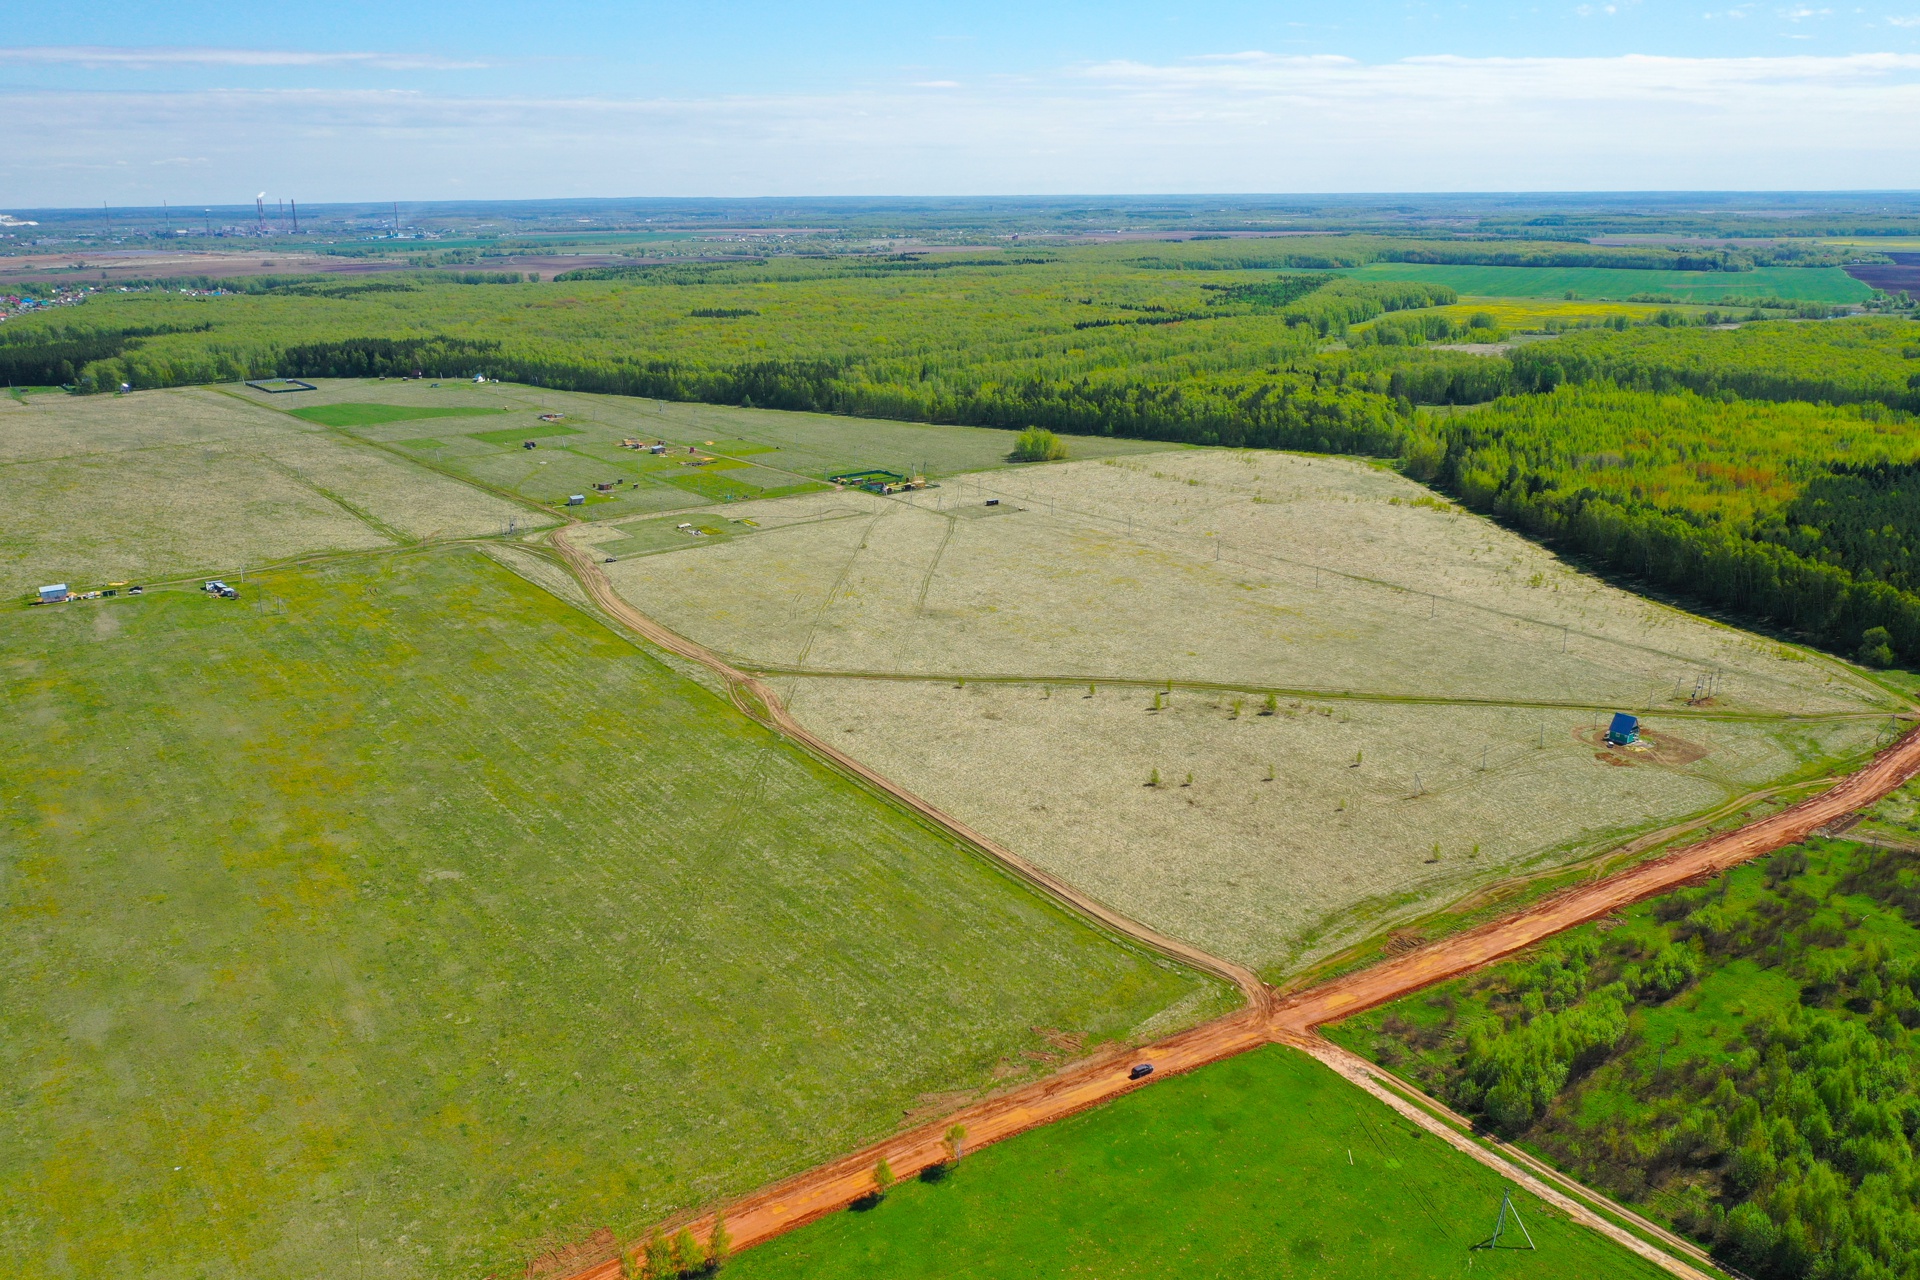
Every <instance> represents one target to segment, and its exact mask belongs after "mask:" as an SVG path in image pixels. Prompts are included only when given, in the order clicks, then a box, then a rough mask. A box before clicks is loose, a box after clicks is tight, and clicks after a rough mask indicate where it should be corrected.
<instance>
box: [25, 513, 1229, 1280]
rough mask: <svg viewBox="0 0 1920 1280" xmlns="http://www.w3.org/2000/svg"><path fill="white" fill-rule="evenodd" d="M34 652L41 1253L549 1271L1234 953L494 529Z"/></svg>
mask: <svg viewBox="0 0 1920 1280" xmlns="http://www.w3.org/2000/svg"><path fill="white" fill-rule="evenodd" d="M0 653H4V655H5V657H4V659H0V672H4V676H5V683H4V686H0V689H3V690H4V692H3V694H0V696H4V700H5V706H6V710H7V714H6V715H5V716H4V717H3V718H0V769H4V771H5V776H6V777H7V778H8V782H9V785H8V786H7V788H6V789H5V793H4V795H5V800H4V806H3V807H0V824H4V825H3V828H0V829H3V830H4V835H3V836H0V855H3V856H4V863H0V910H4V912H5V919H6V928H5V932H4V934H0V1008H4V1009H5V1010H6V1016H5V1017H4V1018H0V1082H4V1083H3V1084H0V1088H3V1089H4V1091H5V1105H4V1107H0V1272H4V1273H5V1274H8V1275H21V1276H26V1275H33V1276H41V1277H57V1276H98V1275H103V1274H107V1273H109V1272H111V1271H114V1270H116V1269H120V1268H123V1267H125V1266H126V1265H127V1264H128V1262H129V1260H130V1259H132V1258H135V1257H137V1258H138V1259H139V1262H138V1267H139V1270H140V1271H141V1274H142V1275H143V1276H148V1277H155V1278H171V1277H195V1278H225V1277H234V1278H238V1277H249V1278H253V1277H258V1276H262V1275H308V1276H331V1275H357V1274H362V1273H363V1272H362V1270H361V1269H362V1268H364V1274H369V1275H376V1274H377V1275H382V1276H399V1277H415V1276H422V1277H424V1276H435V1277H439V1276H458V1275H465V1276H474V1277H478V1276H483V1275H488V1274H497V1275H507V1274H510V1273H512V1272H515V1271H517V1270H518V1269H519V1268H520V1267H521V1266H522V1265H523V1264H524V1262H525V1259H526V1256H527V1253H528V1252H530V1251H531V1249H532V1246H533V1242H535V1241H537V1240H538V1239H540V1238H541V1237H543V1236H566V1235H568V1234H570V1233H573V1232H575V1231H577V1230H579V1229H583V1228H590V1227H596V1226H609V1227H612V1228H614V1229H615V1230H617V1231H620V1232H622V1233H627V1232H630V1231H633V1230H637V1229H638V1228H639V1227H640V1226H641V1225H642V1224H644V1223H646V1222H648V1221H651V1220H656V1219H657V1218H658V1217H660V1216H661V1215H662V1214H664V1213H667V1212H670V1211H672V1210H674V1209H677V1208H680V1207H683V1206H688V1205H693V1204H696V1203H701V1202H704V1201H706V1200H709V1199H711V1198H713V1197H717V1196H722V1195H730V1194H736V1193H739V1192H743V1191H745V1190H748V1189H750V1188H751V1187H753V1186H755V1185H758V1184H760V1183H763V1182H765V1181H767V1180H769V1179H771V1178H774V1177H776V1176H780V1175H784V1174H787V1173H791V1172H794V1171H796V1170H798V1169H800V1168H803V1167H805V1166H807V1165H809V1164H811V1163H814V1162H816V1161H818V1160H820V1159H823V1158H826V1157H829V1156H832V1155H835V1154H837V1153H839V1152H840V1151H842V1150H845V1149H848V1148H850V1147H853V1146H855V1145H857V1144H859V1143H861V1142H863V1141H866V1140H869V1139H871V1138H874V1137H877V1136H879V1135H881V1134H884V1133H886V1132H889V1131H891V1130H892V1129H893V1128H894V1126H895V1125H896V1124H897V1123H898V1122H899V1121H900V1119H901V1117H902V1114H903V1112H904V1111H905V1110H906V1109H908V1108H910V1107H912V1106H914V1105H916V1103H917V1102H919V1101H922V1099H921V1095H922V1094H927V1093H937V1092H940V1091H947V1090H967V1089H974V1088H979V1087H981V1086H984V1085H987V1084H990V1083H991V1082H992V1079H993V1073H994V1068H995V1067H996V1065H998V1064H1001V1063H1002V1061H1003V1060H1008V1059H1010V1060H1013V1061H1015V1062H1018V1063H1021V1064H1022V1065H1025V1062H1026V1060H1025V1059H1023V1058H1022V1057H1021V1055H1022V1054H1023V1053H1025V1052H1029V1051H1036V1052H1037V1051H1045V1050H1046V1049H1047V1048H1048V1045H1047V1043H1046V1041H1045V1040H1044V1038H1043V1037H1042V1036H1040V1035H1039V1034H1038V1033H1037V1032H1036V1031H1035V1030H1034V1029H1035V1028H1057V1029H1059V1030H1062V1031H1067V1032H1083V1033H1086V1034H1088V1035H1089V1037H1090V1038H1091V1039H1094V1040H1098V1039H1100V1038H1102V1037H1111V1036H1115V1035H1122V1034H1125V1033H1126V1032H1127V1031H1129V1030H1130V1029H1131V1028H1133V1027H1134V1026H1136V1025H1138V1024H1139V1023H1140V1022H1141V1021H1142V1020H1143V1019H1145V1018H1148V1017H1150V1016H1152V1015H1153V1014H1154V1013H1156V1012H1157V1011H1159V1010H1162V1009H1165V1008H1166V1007H1168V1006H1169V1005H1172V1004H1175V1003H1176V1002H1179V1001H1181V1000H1184V999H1189V998H1190V997H1192V996H1194V995H1195V993H1196V992H1199V993H1201V994H1202V996H1203V997H1204V994H1205V992H1206V990H1207V988H1204V987H1203V986H1202V985H1201V982H1200V980H1199V979H1197V978H1195V977H1193V976H1192V975H1189V974H1187V973H1185V972H1183V971H1179V970H1176V969H1174V968H1172V967H1171V966H1169V965H1166V964H1164V963H1163V962H1160V961H1158V960H1157V959H1154V958H1150V957H1148V956H1145V955H1143V954H1140V953H1137V952H1135V951H1133V950H1130V949H1128V948H1125V947H1123V946H1121V945H1119V944H1117V943H1115V942H1113V941H1110V940H1109V939H1107V938H1106V937H1104V936H1102V935H1099V934H1096V933H1095V932H1093V931H1092V930H1090V929H1088V928H1086V927H1084V926H1083V925H1081V924H1080V923H1078V922H1077V921H1076V920H1075V919H1074V918H1072V917H1070V916H1068V915H1067V914H1066V913H1064V912H1063V911H1061V910H1059V909H1057V908H1055V907H1054V906H1053V905H1051V904H1050V903H1048V902H1047V901H1045V900H1043V899H1040V898H1038V897H1037V896H1035V895H1033V894H1032V893H1030V892H1028V891H1026V890H1025V889H1024V888H1022V887H1020V886H1018V885H1016V884H1015V883H1013V882H1011V881H1009V880H1008V879H1006V878H1005V877H1004V876H1002V875H1001V874H1000V873H999V872H997V871H996V870H994V869H993V868H991V867H990V866H988V865H987V864H985V863H983V862H982V861H979V860H976V859H975V858H973V857H972V856H970V855H967V854H965V853H963V852H962V851H960V850H959V849H957V848H956V847H954V846H953V845H952V844H950V843H949V842H948V841H947V840H945V839H944V838H942V837H941V836H939V835H938V834H936V833H935V832H932V831H930V830H928V829H926V828H924V827H922V826H919V825H917V824H915V823H914V822H912V821H909V820H908V819H906V818H905V817H904V816H902V815H901V814H900V813H898V812H897V811H895V810H894V809H892V808H890V807H887V806H885V805H883V804H882V803H881V802H880V801H878V800H876V799H874V798H872V797H871V796H869V795H868V794H867V793H865V792H863V791H860V790H858V789H856V788H855V787H853V786H852V785H851V784H849V783H847V782H845V781H844V780H843V779H842V778H841V777H840V776H839V775H837V774H835V773H833V772H831V771H829V770H827V769H826V768H824V767H823V766H821V765H819V764H817V763H816V762H815V761H814V760H813V759H811V758H810V757H808V756H805V755H803V754H801V753H800V752H798V751H797V750H796V749H794V748H792V747H791V746H790V745H788V744H786V743H785V742H783V741H782V740H781V739H779V738H778V737H776V736H775V735H773V734H771V733H769V732H767V731H765V730H763V729H762V728H760V727H759V726H758V725H756V724H754V723H753V722H751V721H749V720H747V719H746V718H745V717H743V716H742V715H740V714H739V713H737V712H736V711H735V710H733V709H732V708H731V707H730V706H729V705H728V704H726V703H725V702H724V701H722V700H721V699H719V698H717V697H715V696H714V695H712V694H710V693H708V692H706V691H705V690H703V689H702V688H700V687H699V686H698V685H696V684H694V683H693V682H691V681H689V680H686V679H684V678H682V677H680V676H678V675H676V674H674V673H673V672H671V671H670V670H669V669H668V668H666V667H665V666H664V665H662V664H661V663H660V662H658V661H656V660H655V659H653V658H652V657H650V656H648V655H647V654H646V653H644V652H643V651H641V650H640V649H638V648H636V647H635V646H633V645H632V644H630V643H629V642H628V641H627V640H625V639H624V638H622V637H620V636H618V635H616V634H615V633H613V632H611V631H609V630H607V629H606V628H605V627H603V626H602V625H601V624H599V623H598V622H596V621H595V620H593V619H592V618H590V617H589V616H587V615H585V614H583V613H581V612H579V611H577V610H575V609H573V608H572V607H570V606H567V605H565V604H564V603H562V602H561V601H559V600H557V599H555V598H554V597H552V596H550V595H548V594H546V593H544V592H541V591H539V590H538V589H536V588H534V587H533V586H531V585H529V584H527V583H525V582H523V581H522V580H521V579H519V578H517V577H515V576H514V575H512V574H510V573H508V572H507V571H506V570H504V569H502V568H500V567H499V566H497V565H494V564H493V563H492V562H490V561H488V560H487V559H485V558H484V557H482V556H480V555H478V554H477V553H474V552H472V551H468V550H461V549H445V550H441V551H437V552H430V553H429V552H417V553H411V554H406V555H398V556H392V557H383V558H378V559H371V560H366V561H362V562H361V563H359V564H358V565H355V566H351V567H346V566H336V567H334V568H331V569H328V570H325V571H315V572H308V573H298V574H294V573H288V574H278V575H269V576H261V577H255V578H252V579H250V580H249V583H248V587H247V592H246V595H245V596H244V597H243V598H242V599H241V600H239V601H221V600H216V599H210V598H208V597H206V596H203V595H201V594H199V593H197V592H191V591H185V590H180V591H169V592H155V593H150V594H148V595H147V596H145V597H144V598H133V599H129V598H125V597H123V598H121V599H119V600H111V601H99V602H95V603H92V604H88V605H84V606H80V605H75V606H67V607H65V608H63V609H31V610H28V609H22V610H19V611H17V612H9V613H6V614H4V615H0ZM1196 1003H1205V999H1204V998H1203V999H1201V1000H1200V1001H1197V1002H1196ZM1216 1003H1217V1002H1216ZM1000 1074H1001V1075H1005V1074H1006V1069H1005V1068H1004V1066H1003V1067H1002V1069H1001V1072H1000Z"/></svg>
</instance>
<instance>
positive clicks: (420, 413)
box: [292, 404, 490, 427]
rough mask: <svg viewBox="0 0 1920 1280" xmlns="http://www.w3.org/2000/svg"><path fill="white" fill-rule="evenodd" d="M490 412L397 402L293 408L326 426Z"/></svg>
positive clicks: (295, 413) (482, 408)
mask: <svg viewBox="0 0 1920 1280" xmlns="http://www.w3.org/2000/svg"><path fill="white" fill-rule="evenodd" d="M487 412H490V410H489V409H488V408H487V407H486V406H484V405H474V406H469V407H443V408H436V409H424V410H422V409H414V408H408V407H406V406H403V405H397V404H318V405H314V406H312V407H311V408H307V409H294V410H292V413H293V416H294V417H296V418H305V419H306V420H307V421H308V422H317V423H319V424H320V425H321V426H323V427H370V426H373V425H375V424H377V423H381V422H405V421H408V420H410V419H413V418H468V417H472V416H474V415H476V414H482V413H487Z"/></svg>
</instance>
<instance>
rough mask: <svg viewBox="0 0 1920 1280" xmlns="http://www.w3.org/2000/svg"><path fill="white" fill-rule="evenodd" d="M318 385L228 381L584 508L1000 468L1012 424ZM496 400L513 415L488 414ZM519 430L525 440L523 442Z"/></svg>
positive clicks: (596, 512) (603, 515) (662, 505)
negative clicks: (294, 394) (884, 475)
mask: <svg viewBox="0 0 1920 1280" xmlns="http://www.w3.org/2000/svg"><path fill="white" fill-rule="evenodd" d="M318 386H319V390H318V391H317V392H314V393H310V394H311V395H312V396H313V398H312V399H303V400H302V401H301V402H300V404H299V406H297V409H296V406H293V405H290V404H286V403H285V401H286V399H287V397H285V396H269V395H267V394H265V393H262V392H258V391H254V390H251V389H249V388H238V389H236V390H237V391H238V392H239V393H240V394H244V395H247V396H249V397H250V398H252V399H255V400H257V401H260V402H262V403H267V402H269V401H271V402H273V407H274V408H288V409H296V411H297V412H298V413H299V414H300V416H302V417H309V418H312V420H314V421H327V422H330V423H335V424H337V425H340V426H342V427H345V428H347V429H349V430H352V431H354V432H355V433H356V434H358V435H360V436H362V437H363V438H365V439H367V440H371V441H377V442H379V443H382V444H387V445H391V446H393V447H396V448H399V449H403V450H405V451H406V452H407V453H408V454H410V455H412V456H414V457H418V458H420V459H421V460H423V461H425V462H428V463H430V464H431V465H433V466H436V467H441V468H444V469H446V470H448V471H451V472H453V473H455V474H457V475H462V476H465V477H468V478H470V479H473V480H476V481H478V482H480V483H482V484H487V485H491V486H494V487H497V488H502V489H508V490H512V491H513V492H515V493H518V494H521V495H523V496H525V497H527V498H529V499H531V500H533V501H536V502H540V503H544V504H546V505H549V506H559V505H561V504H563V503H565V502H566V500H567V498H568V497H569V496H571V495H573V494H580V495H582V496H583V497H585V498H586V502H585V504H584V505H583V506H582V507H580V508H578V509H577V513H578V514H579V515H581V516H583V517H584V518H586V519H588V520H610V519H617V518H620V517H624V516H632V515H639V514H645V513H648V512H654V511H670V510H680V509H684V508H690V507H698V506H704V505H706V504H708V503H711V502H741V501H749V500H755V499H764V498H776V497H781V496H785V495H788V494H792V493H804V492H815V491H819V490H822V489H824V488H825V487H826V486H825V485H824V484H822V483H821V482H822V481H824V480H825V479H826V478H827V477H828V476H832V475H836V474H840V473H842V472H846V471H852V470H864V469H868V468H875V467H878V468H885V469H887V470H891V471H895V472H899V473H901V474H907V473H910V472H912V473H924V474H928V475H936V476H938V475H948V474H952V473H955V472H960V471H978V470H984V469H989V468H994V467H1004V466H1007V465H1009V464H1008V461H1007V456H1008V455H1009V454H1010V453H1011V452H1012V451H1013V442H1014V437H1015V436H1016V435H1018V434H1019V433H1018V432H1014V431H1000V430H996V429H993V428H988V427H946V426H929V425H925V424H919V423H908V422H890V421H886V420H884V419H872V418H848V417H840V416H836V415H831V414H823V413H788V412H783V411H780V410H769V409H736V408H732V407H728V406H719V405H703V404H680V403H675V402H673V401H666V400H647V399H642V398H638V397H632V396H605V395H590V394H585V393H577V392H566V391H548V390H545V389H543V388H539V387H527V386H520V385H516V384H503V383H470V382H447V383H443V384H440V385H437V386H436V385H434V384H432V383H429V382H424V381H409V380H402V379H387V380H380V379H325V380H318ZM303 394H304V393H303ZM495 412H498V413H501V414H503V415H506V416H503V421H507V422H509V423H510V424H512V425H508V426H499V425H498V424H496V423H492V422H489V421H487V420H486V416H485V415H488V414H491V413H495ZM556 413H557V414H562V415H564V418H563V419H562V420H561V421H560V422H553V423H548V422H542V421H540V420H539V415H541V414H556ZM316 415H317V416H316ZM429 419H436V420H432V421H429ZM630 439H633V440H643V441H645V442H647V443H652V442H654V441H656V440H663V441H665V442H666V443H668V444H669V445H671V446H672V451H671V452H670V453H669V454H667V455H666V456H663V457H656V456H654V455H652V454H650V453H646V452H643V451H636V450H632V449H624V448H622V447H621V445H620V442H621V441H622V440H630ZM528 440H531V441H534V442H535V444H536V445H537V447H536V448H534V449H525V448H523V447H522V444H523V442H524V441H528ZM1178 447H1179V446H1177V445H1170V444H1163V443H1158V442H1154V441H1142V440H1110V439H1104V438H1098V437H1095V438H1088V439H1086V440H1084V441H1082V440H1076V441H1075V454H1076V456H1079V457H1087V458H1101V457H1117V456H1122V455H1126V454H1134V453H1148V452H1158V451H1165V450H1169V449H1175V448H1178ZM690 450H691V451H692V452H689V451H690ZM702 459H704V461H703V462H700V464H699V465H690V464H692V463H694V462H695V461H696V460H702ZM608 483H611V484H613V485H614V486H615V487H614V488H613V489H612V490H611V491H610V492H600V491H598V490H596V488H595V486H596V485H597V484H608Z"/></svg>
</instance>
